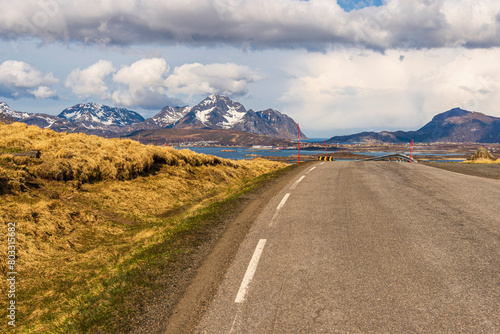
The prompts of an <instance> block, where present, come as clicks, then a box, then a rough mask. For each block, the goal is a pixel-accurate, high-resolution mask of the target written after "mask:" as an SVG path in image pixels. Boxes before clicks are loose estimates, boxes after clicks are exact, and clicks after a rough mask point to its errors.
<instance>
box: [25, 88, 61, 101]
mask: <svg viewBox="0 0 500 334" xmlns="http://www.w3.org/2000/svg"><path fill="white" fill-rule="evenodd" d="M29 92H30V93H31V94H33V96H34V97H36V98H37V99H48V98H51V97H55V96H57V92H56V91H55V90H52V89H50V88H49V87H47V86H40V87H38V88H37V89H33V90H30V91H29Z"/></svg>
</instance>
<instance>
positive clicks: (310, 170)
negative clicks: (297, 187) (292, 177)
mask: <svg viewBox="0 0 500 334" xmlns="http://www.w3.org/2000/svg"><path fill="white" fill-rule="evenodd" d="M315 169H316V166H314V167H313V168H311V169H309V170H308V171H307V172H306V174H309V173H310V172H312V171H313V170H315Z"/></svg>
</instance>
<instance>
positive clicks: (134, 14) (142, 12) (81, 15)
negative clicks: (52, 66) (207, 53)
mask: <svg viewBox="0 0 500 334" xmlns="http://www.w3.org/2000/svg"><path fill="white" fill-rule="evenodd" d="M1 7H2V11H1V13H0V36H2V37H4V38H14V39H15V38H19V37H21V36H37V37H41V38H44V39H47V40H53V39H59V40H65V41H67V40H78V41H84V42H86V43H98V44H101V43H104V44H108V43H111V44H117V45H131V44H144V43H172V42H173V43H186V44H191V45H214V44H220V43H226V44H232V45H239V46H241V45H244V44H246V43H248V44H250V45H253V46H255V47H272V48H274V47H284V48H289V47H296V46H305V47H309V48H312V49H314V48H316V49H317V48H320V49H324V48H325V46H326V47H328V45H338V44H342V45H350V46H357V47H368V48H374V49H391V48H395V49H397V48H429V47H431V48H432V47H455V46H464V47H496V46H500V33H499V32H500V20H498V15H499V13H500V2H499V1H497V0H480V1H477V0H434V1H421V0H386V1H384V5H383V6H379V7H366V8H363V9H360V10H353V11H351V12H348V13H347V12H345V11H344V10H343V9H342V8H341V7H340V6H339V5H338V4H337V2H336V1H332V0H309V1H290V0H251V1H250V0H212V1H206V0H190V1H178V0H163V1H160V0H143V1H133V0H131V1H122V0H99V1H98V0H89V1H86V2H80V1H67V0H24V1H22V2H19V1H7V0H3V1H2V3H1ZM88 8H92V10H88Z"/></svg>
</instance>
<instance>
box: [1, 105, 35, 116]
mask: <svg viewBox="0 0 500 334" xmlns="http://www.w3.org/2000/svg"><path fill="white" fill-rule="evenodd" d="M0 113H1V114H4V115H7V116H10V117H12V118H15V119H16V120H21V119H25V118H28V117H30V116H31V115H32V114H30V113H27V112H21V111H17V110H14V109H12V108H11V107H9V105H8V104H7V103H5V102H0Z"/></svg>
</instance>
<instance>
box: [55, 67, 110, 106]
mask: <svg viewBox="0 0 500 334" xmlns="http://www.w3.org/2000/svg"><path fill="white" fill-rule="evenodd" d="M114 71H115V68H114V67H113V63H112V62H110V61H107V60H99V61H98V62H97V63H95V64H93V65H91V66H89V67H87V68H84V69H83V70H82V69H80V68H77V69H75V70H73V71H71V73H70V74H69V75H68V77H67V79H66V82H65V85H66V87H68V88H70V89H71V90H72V91H73V93H75V94H76V95H77V96H78V97H79V98H89V97H92V96H98V97H100V98H101V99H108V98H109V97H110V93H109V92H108V86H107V84H106V81H105V80H106V78H107V77H108V76H109V75H110V74H111V73H113V72H114Z"/></svg>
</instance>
